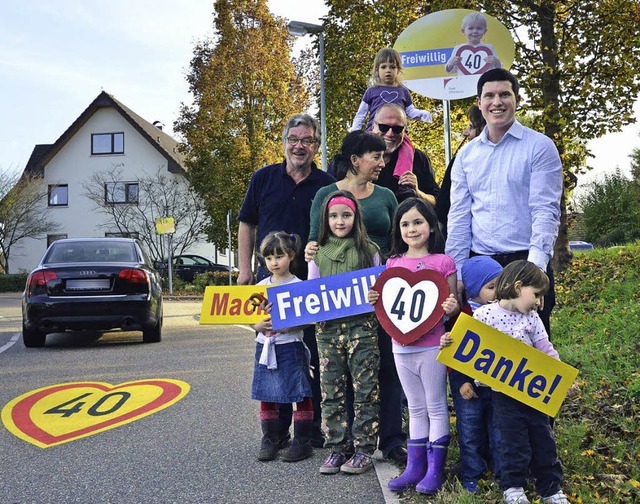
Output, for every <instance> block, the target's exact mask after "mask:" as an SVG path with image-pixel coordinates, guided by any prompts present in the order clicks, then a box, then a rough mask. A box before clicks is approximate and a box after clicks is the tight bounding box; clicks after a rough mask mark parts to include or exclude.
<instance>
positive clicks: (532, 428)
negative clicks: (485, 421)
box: [492, 391, 562, 497]
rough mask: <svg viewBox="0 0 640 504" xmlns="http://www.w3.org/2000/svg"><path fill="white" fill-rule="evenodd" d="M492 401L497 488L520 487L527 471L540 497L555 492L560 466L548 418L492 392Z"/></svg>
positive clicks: (526, 475) (558, 487)
mask: <svg viewBox="0 0 640 504" xmlns="http://www.w3.org/2000/svg"><path fill="white" fill-rule="evenodd" d="M492 401H493V411H494V417H495V422H496V426H497V428H498V429H499V430H500V460H501V461H502V472H501V475H500V488H502V489H503V490H506V489H508V488H511V487H524V486H525V484H526V481H527V478H528V476H529V471H531V475H532V476H533V477H534V478H535V481H536V490H537V491H538V493H539V494H540V495H541V496H542V497H549V496H551V495H553V494H555V493H557V492H558V491H559V490H560V483H561V482H562V467H561V466H560V462H559V461H558V454H557V451H556V441H555V439H554V437H553V432H552V431H551V425H550V424H549V417H548V416H547V415H545V414H544V413H541V412H540V411H537V410H535V409H533V408H531V407H529V406H527V405H526V404H523V403H521V402H519V401H516V400H515V399H512V398H510V397H508V396H506V395H504V394H501V393H500V392H495V391H494V392H493V393H492Z"/></svg>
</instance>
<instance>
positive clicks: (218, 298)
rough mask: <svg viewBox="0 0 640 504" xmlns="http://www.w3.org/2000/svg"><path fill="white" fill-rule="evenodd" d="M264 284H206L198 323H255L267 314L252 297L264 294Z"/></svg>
mask: <svg viewBox="0 0 640 504" xmlns="http://www.w3.org/2000/svg"><path fill="white" fill-rule="evenodd" d="M266 290H267V289H266V287H265V286H264V285H230V286H214V285H208V286H207V287H206V288H205V290H204V299H203V300H202V308H201V309H200V324H201V325H202V324H257V323H258V322H260V321H261V320H264V319H265V318H267V317H268V316H269V315H268V314H266V313H265V312H264V310H261V309H260V308H257V307H255V306H254V303H253V302H252V299H251V298H252V297H254V296H256V295H258V294H261V295H263V296H266Z"/></svg>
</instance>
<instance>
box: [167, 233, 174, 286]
mask: <svg viewBox="0 0 640 504" xmlns="http://www.w3.org/2000/svg"><path fill="white" fill-rule="evenodd" d="M167 249H168V250H167V269H168V271H169V294H171V295H173V261H172V259H173V257H172V256H171V233H168V234H167Z"/></svg>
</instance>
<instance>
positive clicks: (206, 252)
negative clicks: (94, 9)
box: [9, 108, 228, 273]
mask: <svg viewBox="0 0 640 504" xmlns="http://www.w3.org/2000/svg"><path fill="white" fill-rule="evenodd" d="M117 132H124V154H113V155H92V154H91V134H92V133H117ZM118 166H121V168H122V171H123V174H124V175H123V181H126V182H136V181H138V180H139V179H140V178H142V177H149V176H153V175H154V174H155V173H157V172H158V171H160V172H162V173H164V174H166V175H168V176H181V175H175V174H172V173H169V172H168V171H167V160H166V159H165V158H164V157H163V156H162V155H161V154H160V152H158V150H156V149H155V148H154V147H153V146H152V145H151V144H150V143H149V142H148V141H147V139H146V138H145V137H143V136H142V135H141V134H140V133H138V131H137V130H136V129H135V128H134V127H133V126H131V125H130V124H129V122H128V121H127V120H125V118H124V117H122V116H121V115H120V113H119V112H117V111H116V110H115V109H113V108H101V109H99V110H98V111H96V113H95V114H94V115H93V116H92V117H91V118H90V119H89V120H88V121H87V122H86V123H85V124H84V125H83V126H82V127H81V128H80V129H79V130H78V132H77V133H76V134H75V135H74V136H73V137H72V138H71V139H70V140H69V141H68V142H67V143H66V144H65V145H64V146H63V148H62V149H61V150H60V151H59V152H58V153H57V154H56V155H55V156H54V158H53V159H52V160H51V161H50V162H49V163H48V164H47V165H46V167H45V170H44V178H43V179H41V180H38V181H37V182H36V183H39V184H40V185H41V187H40V189H41V190H42V191H44V193H45V194H46V192H47V187H48V186H49V185H51V184H67V185H68V205H67V206H48V201H47V200H45V201H43V203H42V209H41V211H42V212H43V214H44V213H47V214H49V215H50V216H51V217H53V219H54V220H55V221H57V222H58V223H59V224H60V229H59V230H56V231H52V232H51V234H66V235H67V236H68V238H80V237H104V236H105V232H107V231H117V229H115V228H113V229H109V227H105V226H104V225H105V224H106V223H108V222H109V218H108V217H107V216H106V215H104V214H102V213H101V212H100V211H99V210H98V209H96V208H95V203H94V202H93V201H91V200H90V199H89V198H87V197H86V196H84V195H83V194H84V193H85V192H86V190H85V189H84V187H83V183H84V182H85V181H87V180H89V179H90V178H91V177H92V176H93V175H94V174H95V173H98V172H105V171H111V170H113V169H114V168H116V167H118ZM143 197H144V195H143V194H141V195H140V198H143ZM46 248H47V238H46V236H44V237H42V239H38V240H34V239H24V240H22V241H20V242H18V243H16V244H15V245H14V247H13V248H12V250H11V254H10V256H9V272H10V273H18V272H21V271H31V270H32V269H33V268H34V267H35V266H36V265H37V263H38V262H39V260H40V259H41V257H42V255H43V254H44V252H45V250H46ZM189 252H191V253H194V254H200V255H203V256H205V257H209V258H213V257H215V255H216V250H215V247H214V246H213V245H211V244H209V243H201V244H197V245H195V246H193V247H191V248H190V249H189ZM217 262H221V263H224V264H228V257H227V256H226V255H221V254H218V257H217Z"/></svg>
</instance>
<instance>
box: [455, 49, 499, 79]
mask: <svg viewBox="0 0 640 504" xmlns="http://www.w3.org/2000/svg"><path fill="white" fill-rule="evenodd" d="M456 56H458V57H459V58H460V62H459V63H458V68H459V69H460V70H461V71H462V73H464V74H466V75H478V74H483V73H485V72H486V71H487V70H489V69H490V68H491V67H492V65H491V63H487V57H489V56H493V52H492V51H491V49H489V48H488V47H487V46H484V45H478V46H472V45H463V46H461V47H460V48H458V51H457V52H456Z"/></svg>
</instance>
